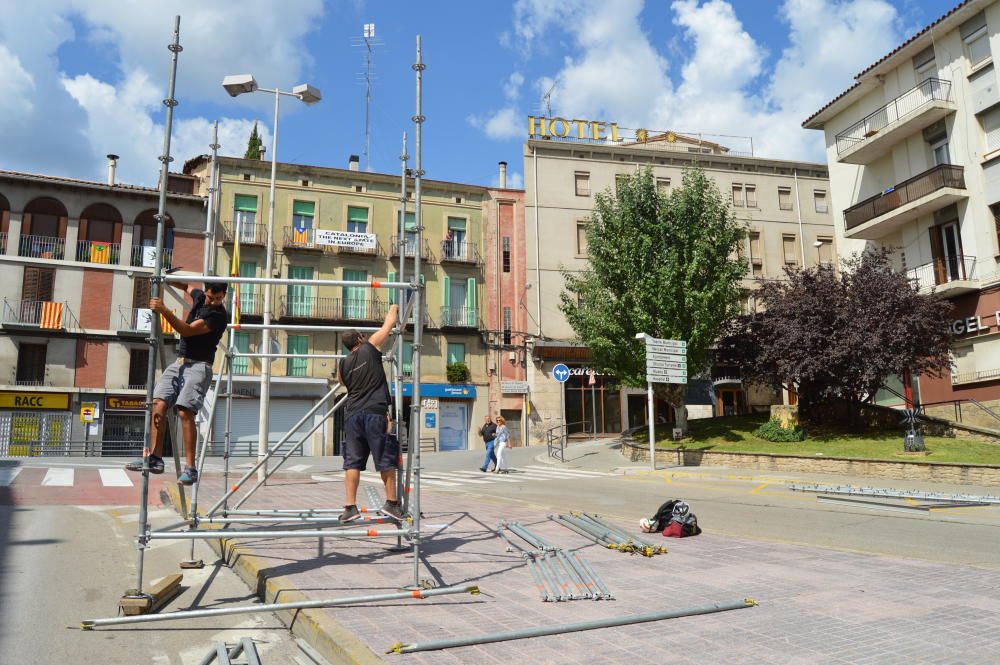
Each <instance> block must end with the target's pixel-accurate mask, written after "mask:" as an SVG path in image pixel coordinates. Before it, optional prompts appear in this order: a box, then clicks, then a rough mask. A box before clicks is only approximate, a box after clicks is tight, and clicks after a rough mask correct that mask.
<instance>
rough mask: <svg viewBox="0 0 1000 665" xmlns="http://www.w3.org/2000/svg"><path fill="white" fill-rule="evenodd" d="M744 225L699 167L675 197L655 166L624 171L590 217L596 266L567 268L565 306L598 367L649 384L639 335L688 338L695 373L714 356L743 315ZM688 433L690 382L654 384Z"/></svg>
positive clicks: (562, 307) (590, 249)
mask: <svg viewBox="0 0 1000 665" xmlns="http://www.w3.org/2000/svg"><path fill="white" fill-rule="evenodd" d="M745 237H746V227H745V226H744V225H743V224H742V223H740V222H738V221H736V219H735V217H733V214H732V211H731V209H730V207H729V202H728V201H727V200H726V199H725V198H724V197H723V195H722V194H721V193H720V192H719V188H718V187H716V185H715V183H714V182H713V181H712V180H711V179H710V178H709V177H708V176H706V175H705V173H704V171H702V170H701V169H697V168H695V169H690V170H687V171H685V172H684V177H683V181H682V183H681V186H680V187H678V188H676V189H674V191H673V192H672V193H671V194H670V196H669V197H667V196H664V195H662V194H660V193H659V192H658V191H657V188H656V183H655V181H654V179H653V174H652V171H651V170H650V169H648V168H647V169H645V170H643V171H640V172H637V173H635V174H633V175H630V176H620V177H619V180H618V183H617V187H616V190H615V192H611V191H607V192H604V193H601V194H598V195H597V202H596V205H595V207H594V211H593V213H592V216H591V219H590V221H589V223H588V224H587V250H588V254H589V258H590V267H589V268H588V269H587V270H585V271H583V272H577V273H574V272H569V271H564V272H563V277H564V279H565V280H566V288H565V290H564V291H563V293H562V295H561V300H562V303H561V304H560V306H559V309H560V310H562V312H563V314H565V315H566V318H567V320H568V321H569V323H570V325H571V326H572V327H573V330H574V331H575V333H576V336H577V338H578V339H579V341H581V342H583V343H584V344H586V345H587V346H588V347H589V348H590V353H591V356H592V358H593V362H594V364H595V365H596V366H597V367H598V368H599V369H600V370H602V371H607V372H612V373H614V374H615V375H616V376H618V377H619V378H620V379H621V381H622V382H623V383H624V384H625V385H627V386H632V387H643V386H645V384H646V379H645V376H646V373H645V369H646V352H645V345H644V343H643V342H642V341H641V340H637V339H635V335H636V334H637V333H648V334H650V335H652V336H654V337H660V338H666V339H682V340H685V341H686V342H687V344H688V347H687V351H688V375H689V377H694V376H696V375H698V374H700V373H701V372H703V371H704V370H705V369H707V367H708V366H709V363H710V349H711V347H712V345H713V344H714V343H715V342H716V340H717V339H718V338H719V337H720V335H721V334H722V333H723V332H724V329H725V328H726V324H728V323H729V321H730V320H731V319H732V318H733V317H735V316H736V315H737V314H738V313H739V301H740V280H741V279H742V278H743V276H744V275H745V274H746V270H747V266H746V262H745V261H744V260H743V259H742V258H740V257H739V252H740V249H741V247H742V244H743V241H744V239H745ZM653 387H654V392H655V394H656V395H657V396H659V397H661V398H663V399H665V400H666V401H667V402H668V403H669V404H670V405H671V406H672V407H673V408H674V414H675V415H676V421H677V427H679V428H681V429H682V430H684V431H685V433H686V431H687V408H686V406H685V392H686V386H684V385H677V384H662V383H658V384H654V386H653Z"/></svg>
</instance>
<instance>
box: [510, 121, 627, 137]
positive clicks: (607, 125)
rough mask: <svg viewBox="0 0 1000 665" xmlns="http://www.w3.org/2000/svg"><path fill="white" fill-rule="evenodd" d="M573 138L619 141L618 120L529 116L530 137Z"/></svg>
mask: <svg viewBox="0 0 1000 665" xmlns="http://www.w3.org/2000/svg"><path fill="white" fill-rule="evenodd" d="M570 134H573V138H577V139H585V140H591V141H609V140H610V141H614V142H617V141H618V123H617V122H599V121H595V120H567V119H566V118H537V117H535V116H533V115H529V116H528V138H532V139H534V138H538V137H540V136H545V137H548V136H551V137H554V138H560V139H564V138H568V137H569V135H570Z"/></svg>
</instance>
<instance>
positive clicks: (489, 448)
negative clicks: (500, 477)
mask: <svg viewBox="0 0 1000 665" xmlns="http://www.w3.org/2000/svg"><path fill="white" fill-rule="evenodd" d="M479 436H481V437H483V443H484V444H485V445H486V459H484V460H483V465H482V466H481V467H479V470H480V471H489V470H490V462H493V468H496V466H497V455H496V453H495V452H493V448H494V439H496V438H497V426H496V424H494V422H493V419H492V418H490V416H489V414H486V422H485V423H484V424H483V426H482V427H480V428H479Z"/></svg>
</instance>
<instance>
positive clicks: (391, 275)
mask: <svg viewBox="0 0 1000 665" xmlns="http://www.w3.org/2000/svg"><path fill="white" fill-rule="evenodd" d="M386 281H387V282H395V281H396V271H395V270H390V271H389V278H388V279H387V280H386ZM397 290H398V289H389V304H390V305H395V304H396V291H397Z"/></svg>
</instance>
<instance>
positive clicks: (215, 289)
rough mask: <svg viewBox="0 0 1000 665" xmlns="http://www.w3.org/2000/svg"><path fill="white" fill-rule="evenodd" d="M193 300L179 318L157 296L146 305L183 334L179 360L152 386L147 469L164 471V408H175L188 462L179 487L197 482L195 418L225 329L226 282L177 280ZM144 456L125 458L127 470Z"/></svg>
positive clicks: (135, 468) (138, 468)
mask: <svg viewBox="0 0 1000 665" xmlns="http://www.w3.org/2000/svg"><path fill="white" fill-rule="evenodd" d="M175 284H176V285H177V286H178V287H181V288H183V289H184V291H185V292H186V293H187V294H188V295H189V296H190V297H191V300H193V301H194V305H193V306H192V307H191V311H190V312H188V315H187V319H186V320H185V321H181V320H180V319H179V318H178V317H177V315H176V314H174V313H173V312H171V311H170V310H169V309H167V307H166V305H164V304H163V301H162V300H161V299H159V298H153V299H152V300H150V301H149V308H150V309H151V310H153V314H154V316H157V315H161V314H162V315H163V318H164V319H166V320H167V322H168V323H169V324H170V325H171V326H173V328H174V330H176V331H177V333H178V334H179V335H180V336H181V343H180V345H179V346H178V349H177V354H178V356H180V357H179V358H177V362H176V363H174V364H172V365H170V366H169V367H167V368H166V369H165V370H163V375H162V376H160V380H159V381H158V382H157V383H156V388H155V389H154V390H153V420H152V428H151V432H150V434H151V438H152V441H153V449H152V450H150V451H148V453H147V455H148V457H149V472H150V473H163V435H164V433H165V432H166V416H167V409H169V408H170V407H172V406H176V407H177V412H178V413H179V414H180V418H181V433H182V435H183V438H184V454H185V457H186V461H187V466H185V467H184V472H183V473H182V474H181V475H180V476H179V477H178V478H177V480H178V482H180V483H181V484H183V485H193V484H194V483H196V482H198V469H197V467H196V466H195V459H194V458H195V446H196V445H197V441H198V428H197V425H196V424H195V416H196V415H198V412H199V411H201V406H202V404H203V403H204V402H205V394H206V393H207V392H208V389H209V386H211V385H212V363H213V362H214V361H215V349H216V347H218V345H219V340H220V339H222V335H223V333H225V332H226V326H227V325H228V324H229V314H227V313H226V308H225V306H224V305H223V303H224V302H225V300H226V290H227V285H226V284H224V283H222V282H206V283H205V290H204V291H202V290H201V289H198V288H195V287H193V286H190V285H188V284H177V283H175ZM142 466H143V460H141V459H139V460H136V461H134V462H129V463H128V464H126V465H125V468H126V469H128V470H129V471H142Z"/></svg>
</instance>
